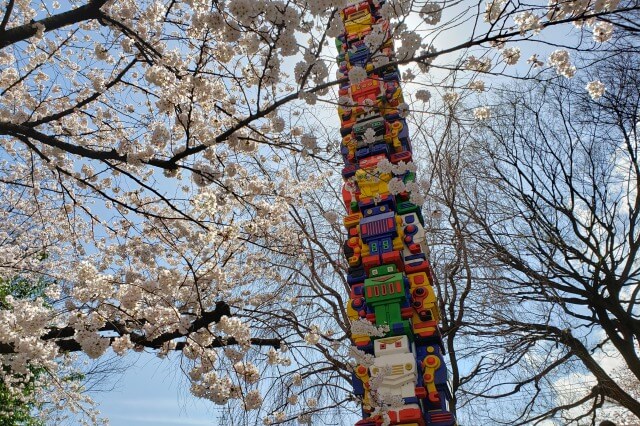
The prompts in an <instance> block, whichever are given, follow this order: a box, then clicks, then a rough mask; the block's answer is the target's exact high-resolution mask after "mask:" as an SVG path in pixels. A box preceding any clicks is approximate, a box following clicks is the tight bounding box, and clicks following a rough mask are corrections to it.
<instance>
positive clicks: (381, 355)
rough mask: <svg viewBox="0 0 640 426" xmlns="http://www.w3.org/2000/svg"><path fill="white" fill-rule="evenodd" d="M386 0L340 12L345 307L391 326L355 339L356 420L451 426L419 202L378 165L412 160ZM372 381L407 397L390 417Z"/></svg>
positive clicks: (407, 179) (361, 2)
mask: <svg viewBox="0 0 640 426" xmlns="http://www.w3.org/2000/svg"><path fill="white" fill-rule="evenodd" d="M384 4H385V0H349V1H348V4H347V6H346V7H345V8H344V9H342V10H341V12H340V15H341V17H342V19H343V23H344V28H345V32H344V33H343V34H341V35H339V36H338V37H336V48H337V51H338V56H337V57H336V61H337V63H338V71H337V77H338V78H340V79H341V81H340V86H339V89H338V93H339V96H340V97H341V98H342V99H341V100H340V102H339V104H340V105H339V107H338V114H339V117H340V123H341V127H340V135H341V137H342V143H341V144H340V154H341V156H342V159H343V161H344V168H343V169H342V177H343V179H344V181H345V185H344V187H343V189H342V198H343V201H344V205H345V210H346V215H345V217H344V220H343V223H344V226H345V229H346V230H347V233H348V237H347V239H346V241H345V242H344V244H343V252H344V256H345V259H346V262H347V283H348V284H349V286H350V292H349V301H348V303H347V306H346V310H347V315H348V317H349V318H350V319H351V320H367V321H370V322H372V323H374V324H375V325H376V326H387V327H389V331H388V332H387V333H386V336H385V337H382V338H372V337H370V336H368V335H352V336H351V339H352V342H353V344H354V345H356V347H357V348H358V349H361V350H363V351H365V352H366V353H369V354H371V355H374V358H373V365H372V366H371V369H368V368H367V367H366V366H363V365H358V366H357V367H356V368H355V371H354V372H353V374H352V382H353V389H354V394H355V395H356V396H358V397H359V399H360V401H361V403H362V406H363V407H362V409H363V411H362V414H363V417H364V418H363V420H361V421H359V422H358V423H357V426H381V425H382V424H383V423H384V424H391V425H405V426H455V425H456V421H455V418H454V416H453V415H452V414H451V412H450V411H449V401H450V400H451V389H450V388H449V386H448V383H447V370H446V365H445V360H444V358H443V356H442V354H443V353H444V347H443V343H442V337H441V333H440V329H439V327H438V322H439V321H440V312H439V310H438V305H437V303H436V302H437V300H436V294H435V292H434V289H433V287H432V282H433V274H432V270H431V267H430V265H429V262H428V259H427V256H428V247H427V244H426V243H427V238H426V234H425V229H424V218H423V216H422V212H421V207H420V206H417V205H415V204H413V203H411V202H409V199H410V194H409V193H408V192H402V193H400V194H391V193H390V192H389V182H390V181H391V179H392V177H393V175H392V174H391V173H382V172H381V171H380V170H379V167H378V165H379V164H380V163H381V161H383V160H384V161H387V160H388V161H389V162H390V163H392V164H394V165H401V164H403V163H404V164H406V163H408V162H410V161H411V160H412V158H413V154H412V150H411V141H410V138H409V127H408V125H407V122H406V120H405V119H404V118H403V117H401V114H400V111H399V107H400V104H402V103H403V102H404V94H403V91H402V87H401V84H400V71H399V68H398V66H397V65H394V64H392V63H393V62H394V61H395V53H394V43H393V39H392V38H391V33H390V29H389V22H388V21H387V20H386V19H385V18H383V17H382V14H381V11H380V8H381V6H382V5H384ZM373 31H375V32H376V33H378V34H380V33H382V36H383V44H382V46H377V47H372V46H370V45H369V44H368V42H370V40H367V42H365V37H366V36H367V35H368V34H371V33H372V32H373ZM385 57H386V59H388V61H385V60H384V59H385ZM380 59H382V61H380ZM385 62H386V63H387V64H386V65H381V64H384V63H385ZM356 66H357V67H362V68H364V70H365V71H366V72H367V74H368V76H367V78H366V79H365V80H363V81H362V82H360V83H359V84H353V85H352V84H350V81H349V79H348V78H346V77H348V73H349V72H350V70H351V69H352V68H353V67H356ZM383 170H384V169H383ZM396 177H397V178H399V179H402V181H403V182H404V183H405V184H409V183H412V182H415V181H416V175H415V173H413V172H406V173H402V174H398V175H396ZM374 379H375V381H376V382H377V384H379V386H377V389H376V390H375V391H376V392H377V395H387V396H390V397H392V398H396V399H397V398H400V399H401V400H402V402H403V403H404V405H400V406H394V407H392V408H391V409H389V410H388V411H387V413H386V414H387V415H388V417H387V419H388V422H385V421H383V420H384V419H382V417H381V416H379V415H378V416H375V417H371V413H373V412H374V411H373V409H374V407H373V406H372V404H373V403H374V401H375V399H374V398H373V395H374V393H373V389H372V385H373V382H374ZM376 403H377V402H376Z"/></svg>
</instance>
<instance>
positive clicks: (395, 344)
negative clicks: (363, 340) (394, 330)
mask: <svg viewBox="0 0 640 426" xmlns="http://www.w3.org/2000/svg"><path fill="white" fill-rule="evenodd" d="M373 352H374V353H375V356H376V357H379V356H388V355H398V354H408V353H410V352H411V348H410V347H409V338H408V337H407V336H393V337H385V338H384V339H378V340H376V341H375V342H374V346H373Z"/></svg>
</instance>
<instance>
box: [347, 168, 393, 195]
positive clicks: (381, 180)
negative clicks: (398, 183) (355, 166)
mask: <svg viewBox="0 0 640 426" xmlns="http://www.w3.org/2000/svg"><path fill="white" fill-rule="evenodd" d="M391 178H392V176H391V173H382V174H380V176H376V175H375V173H373V172H370V171H365V170H362V169H360V170H358V171H357V172H356V182H357V183H358V188H360V194H361V196H362V197H375V196H379V195H382V194H388V193H389V187H388V186H387V184H388V183H389V181H390V180H391Z"/></svg>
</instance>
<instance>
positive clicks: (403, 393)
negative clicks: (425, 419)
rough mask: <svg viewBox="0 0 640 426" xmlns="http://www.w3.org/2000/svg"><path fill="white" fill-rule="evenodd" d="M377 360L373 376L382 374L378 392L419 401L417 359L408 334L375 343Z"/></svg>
mask: <svg viewBox="0 0 640 426" xmlns="http://www.w3.org/2000/svg"><path fill="white" fill-rule="evenodd" d="M373 353H374V354H375V357H376V358H375V362H374V364H373V366H372V367H371V377H372V378H373V379H376V378H377V377H378V376H381V380H380V384H379V386H378V390H377V392H378V394H380V395H383V396H399V397H401V398H403V400H405V403H406V402H408V401H407V400H408V399H410V400H412V401H414V402H417V398H416V392H415V383H416V378H417V374H418V369H417V366H416V359H415V357H414V355H413V353H411V347H410V343H409V339H408V338H407V336H396V337H385V338H382V339H378V340H376V341H375V342H374V344H373Z"/></svg>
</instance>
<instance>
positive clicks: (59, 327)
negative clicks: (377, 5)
mask: <svg viewBox="0 0 640 426" xmlns="http://www.w3.org/2000/svg"><path fill="white" fill-rule="evenodd" d="M384 3H385V4H384V6H383V13H384V16H385V17H386V18H387V19H389V20H390V22H391V34H392V38H393V39H394V40H395V43H396V58H395V59H396V62H397V63H398V65H400V66H401V69H402V71H403V80H404V81H405V86H404V91H405V98H406V99H407V104H406V105H403V108H402V109H403V111H404V112H406V113H407V114H409V113H411V114H413V118H412V123H413V124H412V126H413V129H412V132H413V133H414V136H413V140H414V144H415V146H416V148H415V149H414V150H415V151H416V153H418V152H419V150H420V149H422V151H421V152H422V153H423V154H419V153H418V154H416V160H415V162H416V164H417V166H418V167H420V168H421V170H423V171H422V172H421V174H422V175H424V176H425V177H424V178H423V181H422V182H421V183H420V185H419V188H416V190H415V193H414V194H413V195H412V196H414V197H419V198H424V199H425V200H426V206H427V209H428V210H427V211H426V212H425V213H426V214H425V215H426V216H427V220H428V221H429V222H430V229H429V230H428V232H429V235H430V237H429V238H430V245H431V246H432V247H433V248H432V253H431V256H432V262H433V264H434V266H435V272H436V277H437V278H438V279H437V282H436V284H437V286H438V289H439V295H440V296H439V297H440V307H441V310H442V312H443V317H444V321H445V329H444V332H445V338H446V340H447V346H448V356H449V359H450V362H449V364H450V366H451V370H452V382H453V388H454V390H455V391H456V401H457V404H458V409H459V410H461V412H462V414H463V417H461V418H464V413H465V412H466V413H469V416H470V418H476V419H480V418H487V417H486V416H491V420H490V421H493V422H504V423H506V424H515V423H518V422H521V423H526V422H534V421H537V420H540V421H542V420H543V419H546V418H558V416H560V415H563V416H565V419H569V420H570V421H576V422H578V421H580V418H581V417H582V416H584V415H585V413H588V414H589V415H591V414H593V415H595V414H594V412H597V409H599V408H600V407H601V406H602V405H603V404H604V403H605V401H606V403H607V404H610V403H611V402H615V403H617V404H618V405H619V406H622V407H624V409H626V410H628V411H631V412H633V413H635V414H636V415H638V414H640V408H638V406H637V405H638V403H637V400H634V397H633V396H632V393H631V392H632V391H631V390H630V389H632V388H633V386H634V383H635V382H633V381H632V382H629V383H627V384H624V383H621V380H620V377H619V376H615V375H612V373H611V372H610V371H606V370H604V369H602V368H600V364H601V362H602V360H601V358H598V356H600V355H596V354H597V353H599V351H610V352H612V353H615V354H617V355H620V356H621V357H622V359H623V361H622V364H621V370H620V371H622V373H619V374H621V375H623V376H624V375H626V374H628V372H632V373H633V375H634V376H635V378H640V369H639V368H638V365H640V361H639V360H638V353H639V351H638V337H639V333H638V327H639V322H638V321H640V319H639V318H638V311H637V306H636V303H637V297H638V291H639V290H638V289H639V288H640V287H638V286H637V271H636V269H637V267H636V262H635V254H636V251H637V245H638V242H637V241H636V240H637V235H636V234H637V230H636V224H637V211H638V209H637V206H636V203H637V202H638V197H636V196H635V195H634V194H635V191H636V190H637V185H636V182H637V178H638V173H637V169H638V162H637V157H636V154H637V146H636V145H637V135H636V133H635V130H636V126H637V122H638V120H637V106H638V105H639V103H638V98H637V87H638V86H637V84H636V82H637V81H638V80H637V79H638V74H637V70H638V67H637V57H636V56H637V47H638V43H637V34H638V32H639V30H640V27H639V26H638V22H639V20H638V19H637V18H638V10H639V9H640V4H639V3H638V2H637V1H636V0H624V1H618V0H605V1H603V0H594V1H590V0H580V1H578V0H563V1H558V0H552V1H551V2H549V3H547V2H539V1H533V2H530V3H522V2H510V1H505V0H492V1H489V2H485V1H466V0H464V1H453V2H446V1H443V2H440V1H414V0H388V1H386V2H384ZM2 4H3V10H2V13H1V14H0V16H2V18H0V19H1V21H0V204H1V208H0V212H1V214H2V220H0V280H2V281H3V282H8V281H10V280H13V279H16V277H19V278H20V279H23V280H27V281H28V282H31V283H38V282H43V281H46V282H47V286H46V288H44V289H43V291H42V293H41V294H38V295H37V296H36V297H16V295H7V296H6V297H5V299H4V301H3V307H2V309H0V362H1V363H2V366H3V368H2V369H0V374H1V376H2V379H3V382H4V383H5V386H7V389H9V391H10V392H13V393H14V394H16V395H17V394H19V393H20V394H24V393H25V390H27V389H28V387H29V386H32V384H33V381H32V378H33V377H32V375H31V374H30V369H31V368H36V369H37V370H38V371H39V372H40V373H39V377H46V378H47V380H46V386H47V389H53V390H54V391H51V392H46V394H47V395H49V399H48V400H47V401H46V403H47V404H48V406H47V407H48V408H47V407H45V406H42V407H41V409H42V410H43V411H42V412H43V413H45V414H44V415H45V416H46V415H47V414H46V413H49V411H47V410H48V409H51V410H54V411H55V410H58V409H65V407H66V408H69V409H72V410H74V411H80V412H84V413H85V414H86V416H85V419H84V420H83V421H87V422H94V423H95V422H97V421H98V420H97V418H96V417H95V413H94V412H93V411H91V409H90V404H88V402H87V399H86V397H85V395H83V387H82V386H81V383H79V381H74V380H71V381H68V380H58V379H59V378H60V377H65V376H67V375H68V374H71V373H69V371H70V369H73V368H74V363H73V361H72V359H73V356H74V353H81V354H82V356H87V357H90V358H99V357H101V356H103V354H105V353H106V352H107V351H113V352H114V353H115V354H118V355H123V354H125V353H127V352H128V351H130V350H137V351H143V350H146V351H150V352H153V353H155V354H157V355H158V356H166V355H167V354H168V353H177V354H178V355H179V356H180V357H182V359H183V360H184V363H183V369H184V370H185V372H186V376H187V377H188V379H189V381H190V383H191V392H192V393H193V395H195V396H197V397H201V398H206V399H209V400H211V401H212V402H213V403H216V404H223V405H224V404H229V405H230V406H232V407H234V408H237V409H238V410H239V411H238V412H242V414H241V415H236V416H234V417H230V418H229V424H232V422H237V423H238V424H249V423H254V422H255V423H262V422H263V421H265V422H267V423H268V422H271V423H282V422H287V421H290V420H292V419H296V418H297V419H298V420H299V421H300V422H301V423H305V422H306V423H309V422H313V420H312V419H313V418H314V417H313V416H316V415H319V414H320V413H322V412H323V411H324V410H327V409H334V408H338V409H340V410H357V407H356V404H355V403H354V401H353V397H352V396H351V393H350V390H349V388H350V384H349V380H350V371H349V369H350V365H351V361H350V360H351V358H352V357H353V356H354V355H355V356H357V354H354V353H352V352H350V350H349V341H348V335H349V330H350V327H351V324H350V322H349V320H348V318H347V316H346V314H345V313H344V310H343V306H344V305H345V303H346V300H347V299H348V296H347V294H348V285H347V283H346V280H345V276H344V275H345V274H344V272H345V270H346V267H345V264H344V262H343V260H342V256H343V255H342V253H341V248H340V247H341V243H342V238H343V236H342V231H341V228H340V220H339V218H340V216H341V215H342V214H343V213H342V212H343V211H344V209H343V206H342V205H341V202H340V201H339V198H338V194H339V193H340V191H341V188H340V176H339V172H338V170H337V168H338V164H339V163H340V161H339V160H340V158H339V143H340V142H339V140H340V137H339V121H338V119H337V112H336V110H337V108H338V106H339V105H340V106H344V102H345V100H344V99H341V98H340V97H339V96H338V93H337V88H338V86H339V84H340V83H341V79H342V77H340V78H337V77H334V74H335V71H336V69H337V68H336V67H337V65H336V64H335V58H334V57H333V55H334V54H335V50H334V49H333V47H332V43H333V41H334V38H335V37H336V36H337V35H338V34H340V33H341V32H342V31H343V28H341V23H340V22H341V21H340V19H339V11H340V9H341V8H342V7H344V6H345V5H346V4H347V2H346V1H344V0H308V1H306V0H287V1H284V0H274V1H266V0H229V1H222V0H213V1H209V2H203V1H185V2H182V1H175V0H171V1H153V2H151V1H144V0H143V1H133V0H125V1H106V0H90V1H79V0H72V1H69V2H62V3H60V2H58V1H54V2H30V1H15V0H3V2H2ZM376 37H378V38H379V37H380V36H379V34H377V33H375V32H373V33H372V34H371V35H370V36H368V39H367V42H368V43H371V45H372V46H373V45H377V46H380V45H381V43H380V41H381V40H378V39H377V38H376ZM525 58H528V59H525ZM620 58H625V59H624V61H622V60H621V59H620ZM375 61H376V62H375V63H376V64H379V66H384V65H385V64H386V63H385V61H386V60H385V59H384V55H380V56H379V57H376V58H375ZM602 63H607V64H609V65H607V66H603V65H601V64H602ZM612 64H613V65H612ZM358 72H361V70H357V69H356V71H355V72H353V75H352V76H350V77H352V78H357V75H358ZM567 79H573V80H567ZM504 82H507V83H508V84H511V87H510V88H509V87H506V88H504V87H503V88H502V89H499V87H502V86H501V84H503V83H504ZM571 374H593V376H595V382H594V383H593V386H592V389H590V392H589V393H588V394H585V395H578V394H577V393H574V394H572V395H573V396H572V397H571V398H568V399H563V398H564V397H565V396H566V395H565V394H563V393H562V392H558V390H559V389H562V385H561V382H560V379H562V378H563V377H564V378H567V377H572V376H571ZM625 377H626V376H625ZM633 380H635V379H633ZM42 386H45V384H44V383H42ZM56 389H57V391H55V390H56ZM541 389H545V390H541ZM547 389H549V390H547ZM62 390H64V392H63V391H62ZM27 393H28V394H30V395H33V400H34V401H37V400H38V397H41V396H42V395H43V394H44V393H45V392H44V391H43V392H38V391H35V392H33V393H30V392H27ZM52 395H53V397H52ZM514 395H515V396H514ZM522 395H525V396H524V397H522ZM514 397H517V398H520V399H518V402H523V404H508V402H509V401H512V400H510V399H509V398H514ZM479 401H482V402H479ZM493 401H495V402H493ZM500 401H507V405H499V404H502V403H501V402H500ZM543 402H544V403H543ZM588 404H591V405H589V407H592V408H593V410H592V412H589V408H587V409H585V410H582V409H581V407H583V406H586V405H588ZM45 405H46V404H45ZM497 406H502V407H504V406H508V407H511V408H513V410H512V412H508V410H506V411H499V413H500V414H504V415H505V417H501V418H495V417H493V416H494V413H495V411H492V410H484V407H489V408H494V407H497ZM474 407H475V408H474ZM480 407H482V408H480ZM576 407H577V408H576ZM453 409H454V410H455V407H453ZM465 410H468V411H465ZM576 410H577V411H576ZM510 415H512V416H511V417H510ZM509 422H512V423H509Z"/></svg>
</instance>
